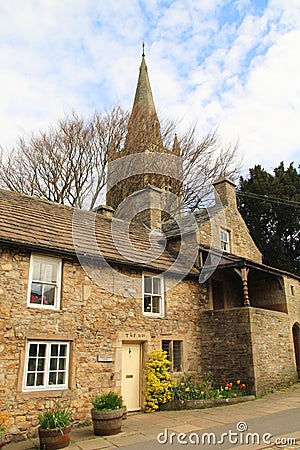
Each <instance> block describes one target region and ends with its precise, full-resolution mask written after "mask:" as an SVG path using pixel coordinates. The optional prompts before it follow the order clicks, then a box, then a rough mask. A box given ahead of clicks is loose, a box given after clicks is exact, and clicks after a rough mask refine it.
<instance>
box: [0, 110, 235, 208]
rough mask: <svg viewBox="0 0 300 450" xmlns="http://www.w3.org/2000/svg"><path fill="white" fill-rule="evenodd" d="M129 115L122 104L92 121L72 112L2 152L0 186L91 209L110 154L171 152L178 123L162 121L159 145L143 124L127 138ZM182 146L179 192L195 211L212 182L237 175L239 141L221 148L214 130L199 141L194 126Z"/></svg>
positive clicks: (101, 187)
mask: <svg viewBox="0 0 300 450" xmlns="http://www.w3.org/2000/svg"><path fill="white" fill-rule="evenodd" d="M129 117H130V116H129V113H128V112H127V111H124V110H123V109H122V108H120V107H119V106H115V107H113V108H112V109H111V110H109V111H107V112H106V113H105V114H98V113H95V114H94V115H93V117H92V118H90V119H88V120H86V119H83V118H82V117H80V116H79V115H77V114H76V113H75V112H73V113H72V114H71V115H70V116H66V117H65V118H64V119H62V120H60V121H58V123H57V125H56V126H54V127H51V128H50V129H49V130H48V131H47V132H40V133H38V134H32V135H30V136H28V137H27V138H20V139H19V141H18V142H17V145H16V146H15V147H14V148H13V149H12V150H11V151H10V153H9V154H8V156H6V157H5V154H4V151H2V158H1V159H2V161H1V163H0V177H1V181H0V183H1V186H2V187H4V188H8V189H10V190H13V191H17V192H21V193H25V194H29V195H34V196H37V197H40V198H44V199H48V200H51V201H54V202H58V203H63V204H68V205H71V206H76V207H79V208H86V209H93V208H94V207H95V206H96V205H97V204H99V199H100V198H101V196H102V195H103V194H104V191H105V187H106V183H107V163H108V161H109V160H110V158H111V155H112V154H113V155H119V156H126V155H127V154H129V153H130V154H132V153H134V152H136V153H138V152H141V151H143V150H145V149H146V148H150V150H152V151H161V152H164V149H166V148H168V149H170V151H169V153H170V154H172V148H173V142H174V136H175V131H176V128H177V126H178V124H177V123H176V122H174V121H172V120H168V119H163V120H162V121H161V137H162V141H163V147H161V143H160V142H157V143H156V142H154V143H153V142H150V141H149V139H150V140H151V141H153V136H152V137H151V136H150V137H149V136H148V137H147V133H145V130H144V128H145V127H143V130H142V131H139V130H136V132H134V133H133V132H132V130H131V133H130V136H131V141H130V142H129V141H128V139H127V140H126V134H127V130H128V121H129ZM129 125H130V124H129ZM158 126H159V125H158ZM178 144H179V147H178V152H177V154H176V156H181V157H182V161H183V164H182V165H183V167H182V169H183V193H182V192H181V194H182V195H183V200H184V203H185V204H186V205H187V206H188V207H189V208H190V209H191V210H197V209H199V208H200V207H201V206H203V201H204V200H205V199H206V198H207V197H208V196H209V194H210V192H211V183H212V182H213V181H214V180H216V179H217V178H218V177H220V176H228V177H231V178H236V177H237V176H238V173H239V170H240V161H239V159H238V156H237V145H234V146H229V147H226V148H223V147H222V143H221V141H220V139H219V137H218V134H217V132H216V131H212V132H210V133H208V134H207V136H205V137H204V138H203V139H202V140H201V141H199V140H198V139H197V132H196V127H195V126H192V127H191V128H190V129H188V130H187V131H186V132H185V133H183V134H182V135H180V136H178ZM173 150H174V149H173ZM114 157H115V156H114ZM124 175H126V174H124ZM154 175H155V174H154ZM149 179H150V180H151V177H150V178H149ZM127 186H128V184H127ZM131 188H132V186H131ZM122 189H124V186H123V187H122ZM129 193H130V192H128V194H129ZM174 193H175V194H178V192H174ZM123 194H124V195H125V194H126V193H123Z"/></svg>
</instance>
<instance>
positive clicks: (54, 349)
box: [51, 344, 58, 356]
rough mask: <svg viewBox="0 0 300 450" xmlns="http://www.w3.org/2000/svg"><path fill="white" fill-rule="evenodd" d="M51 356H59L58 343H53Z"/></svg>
mask: <svg viewBox="0 0 300 450" xmlns="http://www.w3.org/2000/svg"><path fill="white" fill-rule="evenodd" d="M51 356H58V344H52V345H51Z"/></svg>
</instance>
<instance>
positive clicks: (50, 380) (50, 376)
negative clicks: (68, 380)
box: [49, 372, 57, 385]
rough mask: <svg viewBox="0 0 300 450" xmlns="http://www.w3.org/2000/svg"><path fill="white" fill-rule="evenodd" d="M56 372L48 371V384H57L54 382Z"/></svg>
mask: <svg viewBox="0 0 300 450" xmlns="http://www.w3.org/2000/svg"><path fill="white" fill-rule="evenodd" d="M56 378H57V373H56V372H50V373H49V384H52V385H53V384H57V383H56Z"/></svg>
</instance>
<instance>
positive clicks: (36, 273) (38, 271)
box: [32, 261, 42, 281]
mask: <svg viewBox="0 0 300 450" xmlns="http://www.w3.org/2000/svg"><path fill="white" fill-rule="evenodd" d="M32 279H33V280H35V281H41V280H42V265H41V263H40V262H39V261H33V270H32Z"/></svg>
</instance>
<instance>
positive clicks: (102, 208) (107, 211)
mask: <svg viewBox="0 0 300 450" xmlns="http://www.w3.org/2000/svg"><path fill="white" fill-rule="evenodd" d="M114 211H115V210H114V208H112V207H111V206H107V205H99V206H96V208H94V209H93V212H95V213H97V214H101V215H102V216H104V217H108V218H109V219H111V218H112V217H113V215H114Z"/></svg>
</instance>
